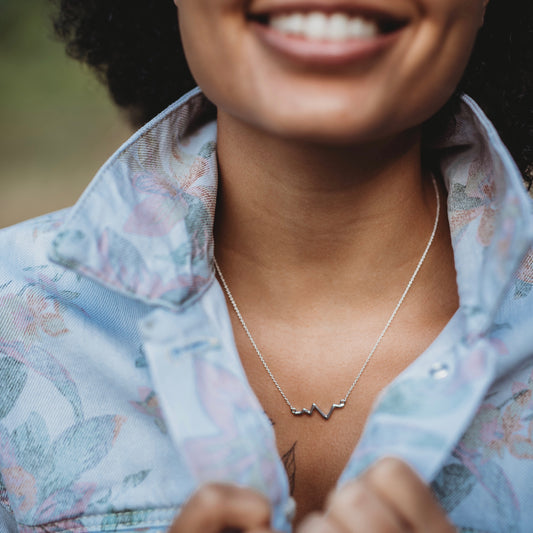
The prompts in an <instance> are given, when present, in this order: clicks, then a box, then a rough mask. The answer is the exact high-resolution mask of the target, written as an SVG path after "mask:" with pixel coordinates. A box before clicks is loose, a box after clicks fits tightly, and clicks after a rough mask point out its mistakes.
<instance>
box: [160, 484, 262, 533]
mask: <svg viewBox="0 0 533 533" xmlns="http://www.w3.org/2000/svg"><path fill="white" fill-rule="evenodd" d="M269 526H270V503H269V502H268V500H267V499H266V498H265V497H264V496H263V495H261V494H259V493H257V492H255V491H252V490H250V489H244V488H241V487H236V486H233V485H223V484H210V485H205V486H204V487H202V488H201V489H199V490H198V491H197V492H196V493H195V494H194V495H193V496H192V497H191V499H190V500H189V501H188V502H187V503H186V504H185V505H184V506H183V508H182V510H181V512H180V513H179V514H178V516H177V517H176V519H175V521H174V523H173V524H172V526H171V528H170V532H169V533H221V532H222V531H224V530H230V531H231V530H236V531H246V532H248V531H253V530H254V529H259V530H261V529H266V530H268V529H269Z"/></svg>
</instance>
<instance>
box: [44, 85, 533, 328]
mask: <svg viewBox="0 0 533 533" xmlns="http://www.w3.org/2000/svg"><path fill="white" fill-rule="evenodd" d="M215 116H216V111H215V109H214V107H213V106H212V104H210V103H209V102H208V101H207V100H206V99H205V97H204V96H203V95H202V93H201V92H200V90H199V89H195V90H194V91H192V92H190V93H189V94H187V95H185V96H184V97H183V98H181V99H180V100H178V101H177V102H176V103H175V104H173V105H172V106H171V107H169V108H168V109H167V110H165V111H164V112H163V113H161V114H160V115H159V116H158V117H156V118H155V119H153V120H152V121H151V122H149V123H148V124H147V125H146V126H144V127H143V128H142V129H141V130H140V131H139V132H137V133H136V134H135V135H134V136H133V137H132V138H131V139H130V140H129V141H127V142H126V143H125V144H124V145H123V146H122V147H121V148H120V149H119V150H118V151H117V152H116V153H115V154H114V155H113V156H112V157H111V158H110V160H109V161H108V162H107V163H106V164H105V165H104V166H103V167H102V169H101V170H100V171H99V172H98V174H97V175H96V177H95V179H94V180H93V182H92V183H91V185H90V186H89V188H88V189H87V190H86V191H85V193H84V194H83V195H82V197H81V198H80V200H79V201H78V203H77V204H76V205H75V206H74V208H73V209H72V211H71V213H70V214H69V216H68V218H67V220H66V221H65V224H64V225H63V227H62V229H61V230H60V232H59V233H58V235H57V236H56V238H55V240H54V241H53V244H52V247H51V250H50V258H51V260H52V261H54V262H56V263H59V264H62V265H64V266H67V267H69V268H71V269H74V270H75V271H77V272H79V273H82V274H84V275H86V276H88V277H90V278H92V279H94V280H96V281H98V282H99V283H102V284H104V285H105V286H107V287H109V288H111V289H113V290H115V291H118V292H121V293H123V294H127V295H130V296H132V297H135V298H137V299H140V300H142V301H145V302H149V303H156V304H159V305H163V306H167V307H172V308H175V307H181V306H184V305H186V304H188V303H190V302H192V301H194V300H195V299H197V298H198V297H199V296H200V295H201V294H203V292H204V290H205V288H207V287H208V286H209V285H210V283H211V282H212V281H213V272H212V266H211V265H212V257H213V236H212V228H213V221H214V214H215V203H216V185H217V162H216V153H215V143H216V123H215ZM436 150H437V153H438V157H439V160H440V166H441V170H442V174H443V177H444V180H445V182H446V185H447V187H448V190H449V198H448V216H449V221H450V228H451V233H452V244H453V247H454V254H455V261H456V270H457V283H458V288H459V297H460V301H461V307H464V308H465V309H467V310H469V312H468V313H467V315H468V316H470V317H471V321H472V324H471V325H472V327H473V328H474V330H476V331H479V330H480V329H483V327H485V325H486V324H488V323H489V321H490V316H491V315H492V314H493V312H494V311H495V308H496V307H497V304H498V302H499V301H500V299H501V297H502V295H503V293H504V291H505V289H506V288H507V286H508V285H509V281H510V278H511V277H512V274H513V273H514V272H515V271H516V269H517V268H518V266H519V263H520V261H521V258H522V257H523V255H524V254H525V253H526V251H527V250H528V248H529V247H530V245H531V242H532V240H533V231H532V224H531V215H530V202H529V198H528V196H527V193H526V192H525V189H524V187H523V185H522V180H521V176H520V173H519V171H518V169H517V168H516V165H515V164H514V162H513V160H512V159H511V157H510V155H509V153H508V152H507V150H506V148H505V147H504V145H503V144H502V142H501V140H500V139H499V137H498V135H497V133H496V131H495V129H494V127H493V126H492V124H491V123H490V122H489V120H488V119H487V118H486V117H485V115H484V114H483V112H482V111H481V110H480V109H479V107H478V106H477V105H476V104H475V102H473V101H472V100H471V99H470V98H468V97H465V98H463V101H462V105H461V110H460V112H459V114H458V115H457V117H456V127H455V128H454V129H453V131H451V132H448V134H447V135H446V136H445V137H444V138H443V139H441V141H440V142H439V143H438V144H437V145H436Z"/></svg>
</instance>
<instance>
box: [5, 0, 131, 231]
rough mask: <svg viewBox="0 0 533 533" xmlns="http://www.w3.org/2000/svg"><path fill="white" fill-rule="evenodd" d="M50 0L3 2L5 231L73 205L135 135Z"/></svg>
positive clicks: (8, 0) (13, 0) (6, 0)
mask: <svg viewBox="0 0 533 533" xmlns="http://www.w3.org/2000/svg"><path fill="white" fill-rule="evenodd" d="M50 17H51V8H50V5H49V2H48V1H47V0H23V1H21V0H0V69H1V70H0V124H1V128H0V185H1V187H2V191H1V193H0V227H2V226H6V225H9V224H12V223H15V222H18V221H20V220H23V219H25V218H28V217H31V216H36V215H38V214H42V213H45V212H48V211H51V210H55V209H59V208H61V207H66V206H68V205H71V204H72V203H73V202H74V201H75V200H76V198H77V197H78V196H79V194H80V193H81V192H82V190H83V188H84V187H85V186H86V185H87V183H88V182H89V181H90V179H91V178H92V176H93V175H94V173H95V172H96V171H97V170H98V167H99V166H100V165H101V164H102V163H103V162H104V161H105V159H106V158H107V157H108V156H109V155H110V154H111V153H112V152H113V151H114V150H115V149H116V148H117V146H118V145H119V144H120V143H121V141H123V140H125V139H126V138H127V136H128V135H129V133H130V130H129V127H128V126H127V124H126V121H125V119H124V118H123V117H122V116H121V115H120V114H119V112H118V110H116V109H115V108H114V107H113V105H112V104H111V102H110V101H109V98H108V96H107V92H106V89H105V88H104V87H102V86H101V85H100V84H99V83H98V82H97V81H96V79H95V78H94V76H92V74H91V73H90V72H89V71H88V70H87V69H85V68H84V67H83V66H81V65H78V64H76V63H75V62H74V61H72V60H70V59H69V58H67V57H66V54H65V52H64V48H63V45H62V44H61V43H59V42H57V41H56V40H55V38H54V36H53V28H52V22H51V18H50Z"/></svg>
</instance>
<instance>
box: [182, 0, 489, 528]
mask: <svg viewBox="0 0 533 533" xmlns="http://www.w3.org/2000/svg"><path fill="white" fill-rule="evenodd" d="M320 1H321V2H322V3H323V4H322V3H321V4H320V5H331V4H334V2H333V1H328V0H320ZM175 3H176V6H177V8H178V14H179V21H180V28H181V34H182V41H183V44H184V48H185V51H186V54H187V58H188V61H189V64H190V67H191V70H192V72H193V74H194V76H195V78H196V80H197V82H198V84H199V85H200V86H201V87H202V89H203V90H204V92H205V94H206V95H207V96H208V97H209V98H210V99H211V100H212V101H213V102H214V103H215V104H216V106H217V108H218V128H219V129H218V131H219V134H218V159H219V171H220V190H219V197H218V204H217V213H216V223H215V243H216V250H217V260H218V262H219V264H220V265H221V268H222V270H223V272H224V275H225V277H226V279H227V280H228V282H229V284H230V287H231V290H232V292H233V294H234V296H235V298H236V300H237V302H238V304H239V307H240V309H241V311H242V313H243V315H244V316H245V320H246V322H247V324H248V326H249V328H250V330H251V331H252V334H253V336H254V339H255V340H256V342H257V344H258V345H259V346H260V348H261V350H262V352H263V353H264V354H267V356H268V362H269V365H270V367H271V369H272V371H273V373H274V375H275V376H276V378H277V379H278V381H279V382H280V383H281V384H282V387H283V389H284V391H285V392H286V394H287V395H288V396H289V397H290V398H291V401H292V402H293V403H294V404H295V405H296V406H297V407H299V408H300V407H308V406H310V405H311V403H313V402H315V401H316V402H317V403H319V404H320V405H323V406H329V405H331V403H332V402H334V401H338V400H339V399H340V397H342V395H343V394H344V392H345V391H346V390H347V388H348V386H349V385H350V383H351V382H352V380H353V377H354V375H355V374H356V373H357V370H358V369H359V368H360V367H361V366H362V363H363V362H364V360H365V359H366V357H367V355H368V352H369V349H370V347H371V346H372V345H373V343H374V342H375V340H376V338H377V336H378V334H379V332H380V331H381V329H382V328H383V326H384V324H385V323H386V321H387V319H388V317H389V315H390V313H391V311H392V309H393V308H394V306H395V304H396V302H397V301H398V298H399V296H400V294H401V292H402V290H403V288H404V287H405V284H406V283H407V280H408V279H409V277H410V276H411V274H412V272H413V270H414V266H415V265H416V263H417V261H418V259H419V257H420V255H421V253H422V251H423V249H424V246H425V243H426V242H427V239H428V237H429V234H430V232H431V227H432V225H433V220H434V216H435V197H434V192H433V187H432V185H431V180H430V179H429V178H428V174H429V172H428V169H425V168H423V166H422V164H421V150H422V148H421V124H422V123H423V122H424V121H425V120H426V119H428V118H429V117H431V116H432V115H433V114H434V113H435V112H437V111H438V109H439V108H440V107H441V106H442V105H443V104H444V103H445V102H446V100H447V99H448V98H449V97H450V96H451V94H452V92H453V90H454V87H455V86H456V84H457V83H458V81H459V79H460V77H461V75H462V72H463V70H464V67H465V65H466V63H467V61H468V56H469V53H470V51H471V49H472V46H473V43H474V40H475V36H476V33H477V30H478V29H479V27H480V26H481V24H482V20H483V14H484V9H485V1H484V0H469V1H468V2H465V1H464V0H399V1H398V2H394V3H392V2H388V1H386V0H373V1H372V5H378V6H381V8H382V9H385V10H387V9H389V10H390V9H393V10H394V13H395V14H396V15H397V16H401V17H402V18H404V19H406V20H407V25H406V26H405V27H404V29H403V30H402V31H401V32H400V33H399V35H398V38H397V39H395V40H394V42H393V44H391V45H390V46H388V47H386V48H385V49H384V50H383V52H382V53H380V54H377V55H375V56H372V57H371V58H369V59H368V60H364V61H359V62H356V63H353V64H347V65H346V64H345V65H342V66H317V65H316V64H308V63H305V62H299V61H295V60H291V59H288V58H287V57H285V56H283V55H280V54H278V53H275V52H274V51H273V50H272V49H271V48H269V47H268V46H265V44H264V42H262V41H261V39H258V37H257V34H256V33H255V32H254V30H253V27H252V25H251V24H250V22H249V21H248V19H247V15H248V14H249V13H250V12H252V13H259V12H262V11H264V10H268V9H270V8H271V7H272V6H273V5H275V6H278V7H279V6H283V5H285V6H286V5H288V3H289V2H288V1H287V0H246V1H245V0H175ZM440 187H441V196H442V201H443V202H444V201H445V190H444V188H443V187H442V185H441V186H440ZM442 207H443V212H444V211H445V205H444V203H443V205H442ZM457 306H458V297H457V288H456V284H455V270H454V263H453V251H452V248H451V244H450V235H449V229H448V226H447V224H446V223H445V218H444V217H443V218H441V221H440V226H439V231H438V233H437V236H436V239H435V241H434V243H433V246H432V248H431V253H430V254H429V255H428V257H427V259H426V262H425V263H424V267H423V269H422V270H421V271H420V274H419V276H418V278H417V280H416V283H415V284H414V286H413V288H412V290H411V291H410V293H409V296H408V299H407V300H406V302H405V303H404V306H403V307H402V310H401V312H400V313H399V315H398V316H397V318H396V319H395V320H394V323H393V325H392V326H391V328H390V330H389V331H388V332H387V335H386V336H385V338H384V339H383V341H382V343H381V344H380V347H379V350H378V352H376V355H375V356H374V358H373V360H372V362H371V364H370V365H369V367H368V368H367V370H366V371H365V374H364V376H363V379H362V380H361V381H360V383H359V384H358V385H357V388H356V390H355V397H354V399H353V400H352V399H350V402H349V403H348V404H347V405H346V407H345V408H344V409H342V410H340V411H338V412H336V413H335V415H334V416H333V417H332V419H331V420H328V421H327V422H325V421H323V420H322V419H320V418H317V417H306V418H298V419H295V418H294V417H293V416H292V415H291V414H290V412H289V411H288V409H287V406H286V404H285V403H284V402H283V400H282V399H281V397H280V395H279V393H278V392H277V391H276V390H275V388H274V386H273V384H272V382H271V381H270V380H269V379H268V376H266V375H265V371H264V369H263V368H262V366H261V364H260V363H259V361H258V358H257V355H256V354H255V352H254V350H253V349H252V348H251V346H250V343H249V341H248V339H247V338H246V336H245V335H244V333H243V332H242V328H241V326H240V324H239V323H238V321H237V320H236V319H235V317H234V316H233V315H232V320H234V332H235V339H236V343H237V348H238V350H239V354H240V356H241V360H242V363H243V367H244V369H245V371H246V374H247V377H248V379H249V382H250V384H251V386H252V388H253V390H254V392H255V393H256V395H257V397H258V399H259V401H260V402H261V403H262V405H263V407H264V409H265V411H266V413H267V415H268V416H269V417H270V419H271V420H272V422H273V424H274V429H275V433H276V439H277V444H278V449H279V452H280V456H282V457H284V458H285V457H289V458H290V460H288V461H286V464H287V465H289V464H290V465H291V467H290V468H291V471H290V472H289V477H291V482H292V483H293V496H294V498H295V499H296V501H297V509H298V512H297V516H296V521H295V523H296V524H297V525H298V527H299V529H298V531H299V533H315V532H321V533H330V532H336V533H337V532H339V533H340V532H342V533H344V532H356V531H373V532H375V533H380V532H386V531H387V532H388V531H416V532H418V531H420V532H422V531H424V532H430V533H433V532H435V533H437V532H438V533H445V532H446V533H447V532H448V531H451V530H452V528H451V526H450V525H449V523H448V521H447V519H446V516H445V513H444V512H443V511H442V510H441V509H440V507H439V506H438V504H437V503H436V502H435V501H434V500H433V496H432V494H431V492H430V490H429V488H428V487H427V486H425V485H424V483H422V481H421V480H419V479H418V477H417V476H416V474H415V473H413V472H412V471H411V470H410V469H409V468H408V467H407V466H405V465H402V464H400V465H398V464H397V463H398V462H397V461H393V462H392V463H391V461H390V460H387V461H385V462H384V463H380V464H378V465H376V466H375V467H374V468H372V469H370V470H369V471H368V472H367V473H366V474H365V475H363V476H362V477H361V478H360V479H358V480H357V481H355V482H354V483H353V484H350V485H348V486H346V487H345V488H343V489H341V490H340V491H338V492H333V493H332V491H333V490H334V487H335V483H336V480H337V479H338V477H339V475H340V473H341V472H342V470H343V468H344V466H345V464H346V462H347V460H348V458H349V455H350V453H351V451H352V450H353V448H354V446H355V445H356V444H357V441H358V440H359V436H360V434H361V431H362V428H363V425H364V422H365V420H366V417H367V416H368V414H369V412H370V410H371V406H372V403H373V401H374V399H375V397H376V396H377V395H378V394H379V392H380V391H381V390H382V389H383V387H385V386H386V385H387V384H388V383H390V381H391V380H392V379H394V378H395V377H396V376H397V375H398V373H400V372H401V371H402V370H403V369H405V368H406V367H407V366H408V365H409V364H410V363H411V362H412V361H413V360H414V359H415V358H416V357H417V356H418V355H419V354H420V353H421V352H422V351H424V349H425V348H427V346H428V345H429V344H430V343H431V342H432V341H433V340H434V339H435V337H436V336H437V335H438V334H439V333H440V331H441V330H442V328H443V327H444V326H445V325H446V323H447V322H448V321H449V319H450V318H451V316H452V315H453V313H454V312H455V310H456V309H457ZM354 369H355V370H354ZM324 424H327V426H324ZM295 443H296V444H295ZM291 450H292V451H291ZM289 452H290V453H289ZM287 454H289V455H287ZM317 464H327V465H328V468H322V469H317V468H316V465H317ZM287 468H288V469H289V467H287ZM203 490H206V489H205V488H204V489H201V491H200V496H202V491H203ZM207 490H211V488H209V487H208V488H207ZM243 491H244V492H243ZM214 492H215V493H216V494H218V495H219V496H220V493H222V496H220V498H221V499H218V500H217V499H216V498H215V503H213V501H212V500H211V499H209V498H207V499H205V498H202V497H199V498H196V497H194V498H193V499H191V500H190V502H189V503H188V504H187V505H186V506H185V507H184V509H183V511H182V512H181V513H180V516H179V517H178V518H177V521H176V524H175V525H174V526H173V533H182V532H185V531H187V533H194V532H195V531H202V532H204V531H208V532H209V531H213V532H218V531H224V530H225V529H227V528H231V527H233V528H234V529H235V528H237V529H239V530H242V531H254V532H255V531H256V530H257V531H263V530H265V528H267V529H266V530H268V520H267V521H266V522H265V520H264V519H265V514H264V506H263V507H261V506H260V505H259V504H258V508H259V507H261V509H262V510H260V511H259V510H258V511H257V514H255V513H251V514H250V516H249V515H246V516H243V515H242V510H241V509H242V508H244V507H245V505H244V503H243V502H245V501H246V506H247V505H252V506H253V505H255V504H254V503H251V502H252V501H255V500H254V497H255V498H257V495H254V493H252V494H249V492H248V491H246V489H239V490H238V491H232V490H231V489H228V488H227V487H226V486H219V485H217V486H215V489H214ZM211 494H212V493H211ZM328 494H330V496H329V499H328ZM331 494H332V495H331ZM241 498H244V499H243V500H242V501H241V500H240V499H241ZM239 501H241V503H240V504H239V503H238V502H239ZM221 502H222V503H221ZM324 509H325V513H324V514H321V513H322V510H324ZM316 513H318V514H316ZM184 520H186V521H185V522H184ZM206 520H207V521H208V523H207V525H206ZM363 524H364V527H363ZM209 528H210V529H209ZM261 528H263V529H261Z"/></svg>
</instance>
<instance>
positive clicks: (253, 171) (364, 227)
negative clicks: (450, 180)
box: [215, 112, 435, 296]
mask: <svg viewBox="0 0 533 533" xmlns="http://www.w3.org/2000/svg"><path fill="white" fill-rule="evenodd" d="M218 155H219V166H220V174H221V181H220V194H219V204H218V206H217V217H216V228H215V239H216V245H217V257H218V259H219V261H220V263H221V266H222V268H223V270H226V271H227V272H228V273H229V274H230V271H233V272H234V274H235V276H239V278H238V279H243V278H242V277H241V276H244V277H245V278H246V279H247V283H251V284H252V286H254V287H257V288H259V290H262V289H263V288H266V287H267V286H269V285H270V282H271V281H272V276H274V275H275V276H276V284H277V285H278V286H284V284H285V283H286V285H287V287H291V288H292V289H295V290H301V289H303V288H304V287H303V286H302V285H305V284H306V283H310V284H311V283H312V284H314V285H316V283H317V280H318V279H336V280H338V283H337V286H338V287H339V289H340V291H341V292H342V291H345V290H349V292H350V293H351V294H354V293H353V290H358V291H359V292H358V294H362V295H363V294H365V293H368V294H369V295H370V294H372V293H373V294H375V289H376V287H377V285H379V288H380V291H381V292H383V291H384V290H386V285H387V284H390V285H391V287H394V289H395V290H397V286H398V280H399V279H402V280H403V279H405V274H406V272H408V271H409V270H410V269H411V268H412V266H413V264H416V260H417V258H418V256H419V255H420V254H421V253H422V251H423V249H424V245H425V243H426V242H427V238H428V237H429V234H430V232H431V226H432V224H433V220H434V215H435V197H434V192H433V188H432V186H431V180H429V179H427V176H424V173H423V170H422V167H421V163H420V161H421V153H420V136H419V132H418V131H416V130H413V131H408V132H406V133H404V134H403V135H401V136H398V137H396V138H394V139H386V140H383V141H381V142H375V143H369V144H367V145H364V146H361V145H359V146H351V145H346V146H324V145H320V146H319V145H317V144H313V143H306V142H295V141H291V140H285V139H280V138H279V137H273V136H269V135H267V134H265V133H264V132H260V131H257V130H255V129H254V128H253V127H251V126H248V125H244V124H242V123H240V122H238V121H236V120H235V119H233V118H231V117H229V116H228V115H225V114H224V113H223V112H221V113H219V139H218ZM235 276H232V275H230V276H229V277H230V278H235ZM332 276H333V277H334V278H332ZM269 280H270V282H269ZM343 280H344V281H343ZM384 283H385V286H384ZM347 285H349V287H348V286H347ZM354 285H358V287H356V286H354ZM311 286H312V285H311ZM330 290H331V287H328V294H329V295H330V296H331V292H330ZM361 291H362V293H361Z"/></svg>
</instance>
